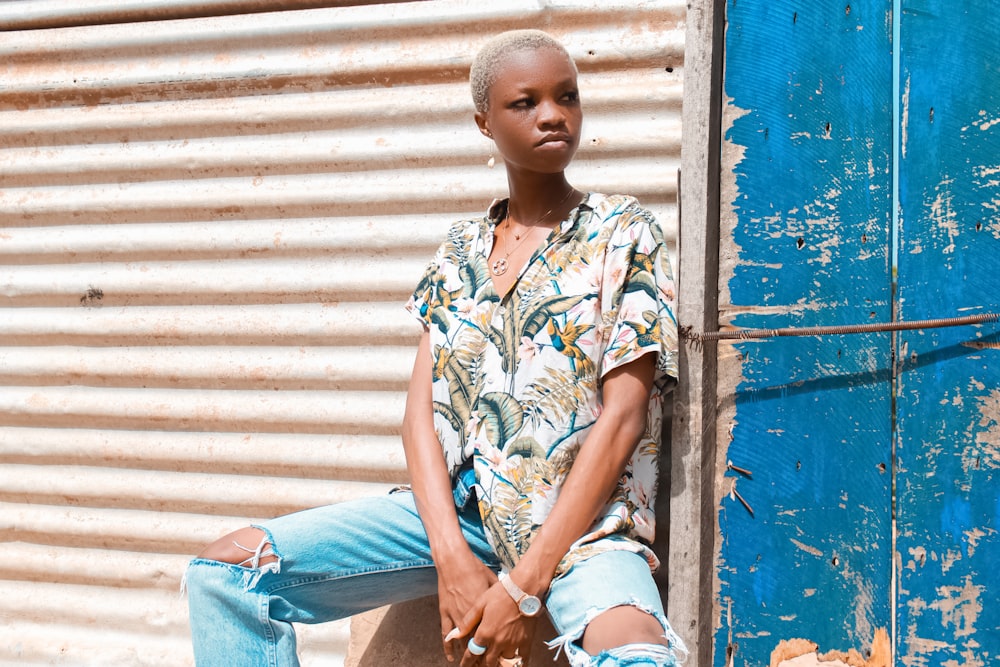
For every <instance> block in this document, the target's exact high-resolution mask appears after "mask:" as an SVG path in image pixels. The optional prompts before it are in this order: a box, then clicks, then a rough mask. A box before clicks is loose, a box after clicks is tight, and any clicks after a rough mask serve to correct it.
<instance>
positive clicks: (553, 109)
mask: <svg viewBox="0 0 1000 667" xmlns="http://www.w3.org/2000/svg"><path fill="white" fill-rule="evenodd" d="M565 122H566V114H565V113H564V112H563V108H562V106H560V105H559V104H557V103H556V101H555V100H547V101H544V102H541V103H539V105H538V124H539V125H541V126H543V127H549V126H553V125H562V124H563V123H565Z"/></svg>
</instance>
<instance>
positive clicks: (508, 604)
mask: <svg viewBox="0 0 1000 667" xmlns="http://www.w3.org/2000/svg"><path fill="white" fill-rule="evenodd" d="M491 574H492V573H491ZM493 580H494V582H496V583H494V584H493V585H492V586H491V587H490V589H489V590H488V591H486V592H485V593H484V594H483V595H482V596H480V598H479V599H478V600H476V602H475V604H474V605H473V606H472V608H471V609H469V610H468V612H467V613H466V614H465V616H464V617H463V618H462V620H461V621H460V622H459V623H458V625H457V626H455V630H456V632H454V633H453V637H452V639H455V640H457V641H456V642H455V643H460V644H461V645H462V647H463V650H464V653H463V654H461V655H462V663H461V667H475V666H477V665H482V666H484V667H495V666H496V665H497V664H498V663H499V662H500V659H501V658H512V657H514V656H515V655H520V656H521V658H522V659H523V660H524V662H525V663H527V662H528V658H529V657H530V654H531V641H532V639H533V638H534V636H535V621H536V619H535V618H529V617H526V616H522V615H521V612H520V611H519V610H518V608H517V605H516V604H515V603H514V600H513V599H512V598H511V597H510V595H509V594H508V593H507V591H506V590H505V589H504V587H503V585H501V584H500V583H499V582H498V581H497V579H496V577H495V576H494V578H493ZM470 638H474V639H475V640H476V643H477V644H479V645H480V646H485V647H486V652H485V653H484V654H483V655H473V654H472V653H470V652H469V650H468V641H469V639H470Z"/></svg>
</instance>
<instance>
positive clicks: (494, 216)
mask: <svg viewBox="0 0 1000 667" xmlns="http://www.w3.org/2000/svg"><path fill="white" fill-rule="evenodd" d="M594 197H595V194H594V193H593V192H588V193H587V194H586V195H585V196H584V197H583V201H581V202H580V203H579V204H578V205H577V207H576V208H575V209H574V210H575V211H576V215H570V216H567V218H566V219H565V220H563V221H562V223H561V227H560V229H559V231H560V232H561V233H565V232H568V231H569V230H570V229H572V228H573V227H574V226H575V225H576V221H577V218H579V217H580V214H581V213H583V212H584V211H592V210H594V204H593V199H594ZM509 202H510V199H509V198H508V197H503V198H497V199H494V200H493V201H492V202H490V205H489V208H487V209H486V222H487V224H488V225H489V226H490V228H493V227H496V226H497V225H499V224H500V223H501V222H503V219H504V216H505V215H507V205H508V204H509Z"/></svg>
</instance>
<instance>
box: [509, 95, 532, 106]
mask: <svg viewBox="0 0 1000 667" xmlns="http://www.w3.org/2000/svg"><path fill="white" fill-rule="evenodd" d="M534 105H535V101H534V100H532V99H531V98H530V97H525V98H522V99H520V100H515V101H514V102H513V103H512V104H511V106H512V107H514V108H515V109H529V108H531V107H533V106H534Z"/></svg>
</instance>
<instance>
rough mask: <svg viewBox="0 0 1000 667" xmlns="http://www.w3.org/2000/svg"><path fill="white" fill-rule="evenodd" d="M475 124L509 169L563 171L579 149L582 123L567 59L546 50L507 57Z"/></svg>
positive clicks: (573, 73) (571, 67)
mask: <svg viewBox="0 0 1000 667" xmlns="http://www.w3.org/2000/svg"><path fill="white" fill-rule="evenodd" d="M476 122H477V123H478V124H479V128H480V130H481V131H482V132H483V134H486V135H487V136H490V135H492V137H493V140H494V141H495V142H496V145H497V149H498V150H499V151H500V154H501V155H503V158H504V162H505V163H506V165H507V168H508V169H512V168H513V169H520V170H525V171H530V172H536V173H543V174H555V173H560V172H562V171H563V170H564V169H565V168H566V167H567V166H568V165H569V163H570V162H571V161H572V159H573V155H574V154H575V153H576V149H577V147H578V146H579V145H580V128H581V126H582V125H583V111H582V109H581V107H580V95H579V92H578V90H577V85H576V70H575V69H574V68H573V65H572V63H570V61H569V58H568V57H567V56H566V55H565V54H564V53H561V52H559V51H557V50H555V49H548V48H541V49H530V50H523V51H517V52H515V53H512V54H510V55H509V56H507V57H506V58H505V59H504V60H503V63H502V65H501V68H500V73H499V76H497V78H496V81H494V83H493V85H492V86H491V87H490V90H489V107H488V109H487V111H486V112H483V113H477V114H476Z"/></svg>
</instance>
